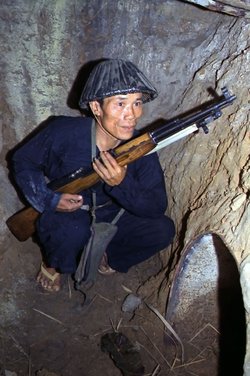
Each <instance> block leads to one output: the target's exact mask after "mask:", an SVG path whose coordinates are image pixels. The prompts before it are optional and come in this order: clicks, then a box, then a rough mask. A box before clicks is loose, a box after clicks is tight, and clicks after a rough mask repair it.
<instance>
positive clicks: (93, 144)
mask: <svg viewBox="0 0 250 376" xmlns="http://www.w3.org/2000/svg"><path fill="white" fill-rule="evenodd" d="M95 157H96V127H95V120H94V119H93V120H92V124H91V159H92V161H93V160H94V158H95ZM108 203H109V202H107V203H105V204H103V205H99V206H96V192H95V191H94V190H93V191H92V208H91V215H92V219H93V222H95V219H96V215H95V211H96V209H97V208H100V207H102V206H106V204H108ZM124 212H125V209H123V208H121V209H120V210H119V212H118V213H117V214H116V216H115V218H114V219H113V220H112V222H111V223H112V224H113V225H114V224H116V223H117V222H118V220H119V219H120V218H121V216H122V215H123V213H124Z"/></svg>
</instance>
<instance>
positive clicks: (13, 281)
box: [0, 239, 238, 376]
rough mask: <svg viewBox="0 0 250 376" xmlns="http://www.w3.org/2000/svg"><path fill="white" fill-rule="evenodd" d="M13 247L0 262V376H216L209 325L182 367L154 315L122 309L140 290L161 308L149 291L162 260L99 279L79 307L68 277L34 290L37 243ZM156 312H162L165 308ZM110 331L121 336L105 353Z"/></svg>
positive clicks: (148, 310)
mask: <svg viewBox="0 0 250 376" xmlns="http://www.w3.org/2000/svg"><path fill="white" fill-rule="evenodd" d="M10 244H12V246H11V247H9V249H8V251H7V252H5V254H4V257H3V258H2V260H1V264H0V273H1V274H0V287H1V291H0V299H1V304H0V340H1V348H0V376H33V375H37V376H101V375H104V376H106V375H107V376H119V375H124V376H136V375H137V376H139V375H143V376H167V375H170V376H173V375H177V376H183V375H193V376H211V375H213V376H215V375H219V373H217V372H216V369H217V362H218V346H219V342H218V341H219V337H218V333H217V332H216V331H215V330H214V328H211V327H207V328H205V329H206V331H201V333H199V336H195V340H193V341H192V342H191V343H189V344H187V346H186V345H185V359H184V362H183V363H181V355H182V353H181V351H180V350H181V349H180V346H179V344H178V342H176V341H175V342H174V341H173V340H172V339H170V337H169V331H168V330H167V329H166V330H165V332H164V325H163V322H162V320H161V319H160V318H159V317H158V316H157V314H156V312H158V311H156V312H153V310H152V309H151V308H149V307H148V306H147V305H146V304H141V305H140V306H139V308H138V309H137V310H136V311H135V313H134V314H132V313H129V312H124V311H123V310H122V306H123V302H124V299H125V298H126V297H127V295H128V294H129V293H130V292H133V293H134V294H136V293H138V289H139V291H140V292H141V291H143V297H144V299H145V301H147V303H150V304H152V306H153V307H154V308H156V309H158V308H159V307H158V306H157V301H156V299H155V297H156V296H157V293H156V291H154V288H153V289H152V286H154V280H155V281H156V277H154V276H155V275H157V273H158V272H159V271H160V269H161V261H160V258H159V257H154V258H152V259H151V260H148V261H146V262H144V263H142V264H141V265H138V266H136V267H134V268H132V269H131V270H130V271H129V272H128V273H127V274H119V273H116V274H114V275H112V276H108V277H107V276H106V277H104V276H102V275H98V278H97V281H96V283H95V285H94V287H92V288H91V289H90V290H89V291H86V292H87V301H86V302H85V304H83V295H82V294H81V293H80V292H77V291H75V289H74V285H73V281H72V279H71V277H70V276H65V278H64V281H63V288H62V290H61V291H60V292H59V293H48V292H44V291H42V290H41V288H40V287H39V286H38V285H37V283H36V282H35V276H36V273H37V270H38V268H39V264H40V261H41V255H40V251H39V248H38V247H37V245H36V244H34V243H33V242H32V241H31V240H28V241H27V242H25V243H19V242H17V241H15V239H14V240H12V239H11V242H10ZM148 280H149V281H150V282H147V281H148ZM156 285H159V283H158V284H156ZM159 311H161V314H163V315H164V312H162V308H161V309H160V308H159ZM192 315H193V316H195V310H194V312H193V313H192ZM184 325H185V323H184ZM208 331H209V333H208ZM108 333H110V336H112V335H114V333H117V335H120V337H119V340H118V342H117V341H116V342H115V344H114V342H113V347H112V343H111V344H110V343H109V347H108V346H106V347H105V349H106V352H105V351H103V350H104V348H103V346H101V343H103V342H102V341H103V336H105V335H107V334H108ZM121 334H122V335H123V336H125V337H122V336H121ZM200 334H201V335H200ZM204 335H205V341H202V336H204ZM104 338H106V337H104ZM126 339H128V340H129V341H130V343H129V344H127V343H126ZM110 346H111V347H110ZM108 350H109V351H110V352H108ZM110 354H112V355H113V358H114V359H113V360H112V359H111V356H110ZM131 359H132V360H131ZM131 362H132V363H133V364H135V363H136V364H137V367H136V370H134V371H133V372H129V371H128V368H129V367H128V365H129V364H130V363H131ZM124 364H125V366H124ZM119 367H120V368H119ZM126 367H127V371H126V370H124V369H125V368H126ZM143 368H144V371H143ZM121 369H123V370H124V371H123V373H122V372H121ZM225 375H227V376H230V373H228V372H227V374H225ZM220 376H224V375H223V373H220ZM233 376H238V375H236V374H234V375H233Z"/></svg>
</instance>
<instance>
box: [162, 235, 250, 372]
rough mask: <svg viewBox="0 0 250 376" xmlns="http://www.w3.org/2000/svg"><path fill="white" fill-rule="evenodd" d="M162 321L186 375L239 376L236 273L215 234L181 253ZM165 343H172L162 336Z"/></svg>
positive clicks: (240, 312) (242, 332) (242, 334)
mask: <svg viewBox="0 0 250 376" xmlns="http://www.w3.org/2000/svg"><path fill="white" fill-rule="evenodd" d="M166 319H167V321H168V322H169V323H170V324H171V325H172V326H173V328H174V329H175V331H176V332H177V334H178V335H179V337H180V338H181V341H182V342H183V345H184V351H185V354H184V355H185V356H184V359H185V361H184V363H185V364H186V365H187V366H185V364H184V365H183V366H184V367H185V369H186V370H187V371H189V372H194V373H195V374H199V375H209V376H210V375H214V376H225V375H227V376H230V375H233V376H242V374H243V364H244V357H245V351H246V319H245V309H244V304H243V298H242V291H241V286H240V275H239V271H238V267H237V264H236V261H235V259H234V257H233V256H232V254H231V253H230V251H229V249H228V248H227V247H226V245H225V244H224V242H223V241H222V239H221V238H220V237H219V236H218V235H216V234H211V233H207V234H203V235H201V236H200V237H198V238H197V239H195V240H194V241H193V242H191V244H189V245H188V246H187V247H186V248H185V249H184V251H183V253H182V256H181V258H180V261H179V263H178V265H177V267H176V270H175V274H174V279H173V282H172V286H171V290H170V295H169V299H168V304H167V308H166ZM166 343H167V346H168V347H169V348H170V349H171V346H173V339H170V338H168V339H167V338H166ZM175 346H176V344H175ZM198 360H199V361H198ZM199 367H200V368H199ZM204 372H205V373H204Z"/></svg>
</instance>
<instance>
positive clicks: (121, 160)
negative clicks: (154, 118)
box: [6, 133, 156, 241]
mask: <svg viewBox="0 0 250 376" xmlns="http://www.w3.org/2000/svg"><path fill="white" fill-rule="evenodd" d="M155 146H156V145H155V143H154V141H153V140H152V138H151V137H150V134H149V133H145V134H143V135H141V136H138V137H136V138H134V139H133V140H130V141H128V142H126V143H125V144H123V145H121V146H118V147H117V148H115V149H114V150H113V154H114V157H115V159H116V161H117V162H118V164H119V165H120V166H125V165H127V164H129V163H131V162H134V161H135V160H136V159H138V158H140V157H142V156H143V155H145V154H147V153H148V152H150V151H151V150H153V149H154V147H155ZM99 180H100V178H99V176H98V175H97V173H96V172H95V171H92V172H90V173H89V174H88V175H86V176H82V177H79V178H77V179H75V180H73V181H71V182H70V183H67V184H65V185H63V186H62V187H60V188H58V189H56V192H61V193H72V194H75V193H79V192H81V191H83V190H85V189H88V188H90V187H92V186H93V185H95V184H96V183H97V182H98V181H99ZM39 215H40V213H39V212H38V211H36V210H35V209H33V208H32V207H31V206H30V207H27V208H24V209H22V210H20V211H19V212H17V213H15V214H14V215H12V216H11V217H10V218H9V219H7V221H6V224H7V226H8V228H9V230H10V231H11V232H12V234H13V235H15V237H16V238H17V239H18V240H20V241H25V240H27V239H28V238H29V237H30V236H32V235H33V234H34V232H35V230H36V228H35V222H36V220H37V218H38V217H39Z"/></svg>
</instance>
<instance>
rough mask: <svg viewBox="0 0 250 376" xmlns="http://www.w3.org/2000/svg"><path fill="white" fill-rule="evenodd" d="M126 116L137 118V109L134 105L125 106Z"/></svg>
mask: <svg viewBox="0 0 250 376" xmlns="http://www.w3.org/2000/svg"><path fill="white" fill-rule="evenodd" d="M125 116H126V117H127V118H128V119H135V118H136V116H135V110H134V108H133V106H127V108H125Z"/></svg>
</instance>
